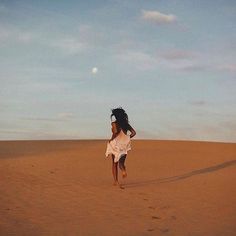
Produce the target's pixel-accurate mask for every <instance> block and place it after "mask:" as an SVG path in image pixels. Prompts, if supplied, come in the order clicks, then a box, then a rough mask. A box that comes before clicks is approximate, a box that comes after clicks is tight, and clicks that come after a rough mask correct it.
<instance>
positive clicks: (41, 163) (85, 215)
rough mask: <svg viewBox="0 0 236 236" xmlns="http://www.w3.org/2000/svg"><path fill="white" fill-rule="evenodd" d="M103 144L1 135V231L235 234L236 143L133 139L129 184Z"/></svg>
mask: <svg viewBox="0 0 236 236" xmlns="http://www.w3.org/2000/svg"><path fill="white" fill-rule="evenodd" d="M105 148H106V141H105V140H97V141H96V140H91V141H89V140H87V141H1V142H0V191H1V192H0V235H1V236H8V235H17V236H21V235H22V236H28V235H33V236H37V235H49V236H50V235H82V236H87V235H93V236H94V235H99V236H106V235H112V236H116V235H119V236H143V235H155V236H156V235H178V236H185V235H186V236H187V235H188V236H199V235H204V236H233V235H236V188H235V183H236V144H229V143H211V142H190V141H144V140H134V141H133V143H132V151H131V152H130V153H129V154H128V157H127V161H126V166H127V172H128V177H127V178H126V179H120V182H121V183H122V184H123V186H124V187H125V189H120V188H118V187H115V186H113V185H112V182H113V181H112V175H111V160H109V159H107V158H105V156H104V152H105Z"/></svg>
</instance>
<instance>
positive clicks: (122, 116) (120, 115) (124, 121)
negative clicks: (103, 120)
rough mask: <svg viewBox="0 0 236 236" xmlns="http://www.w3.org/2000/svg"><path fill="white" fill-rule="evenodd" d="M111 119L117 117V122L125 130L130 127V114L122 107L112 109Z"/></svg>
mask: <svg viewBox="0 0 236 236" xmlns="http://www.w3.org/2000/svg"><path fill="white" fill-rule="evenodd" d="M111 111H112V114H111V119H112V117H113V116H114V117H115V118H116V123H117V124H118V126H119V127H120V128H121V129H122V130H123V131H125V132H127V131H128V130H129V129H130V125H129V119H128V115H127V114H126V112H125V110H124V109H123V108H122V107H118V108H115V109H112V110H111Z"/></svg>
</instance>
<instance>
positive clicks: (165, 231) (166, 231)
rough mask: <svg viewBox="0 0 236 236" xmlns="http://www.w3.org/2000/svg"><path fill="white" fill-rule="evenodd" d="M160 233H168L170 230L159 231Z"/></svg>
mask: <svg viewBox="0 0 236 236" xmlns="http://www.w3.org/2000/svg"><path fill="white" fill-rule="evenodd" d="M160 231H161V232H162V233H168V232H169V231H170V230H169V229H167V228H166V229H160Z"/></svg>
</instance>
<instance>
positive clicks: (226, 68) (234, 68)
mask: <svg viewBox="0 0 236 236" xmlns="http://www.w3.org/2000/svg"><path fill="white" fill-rule="evenodd" d="M219 69H220V70H222V71H227V72H236V64H226V65H223V66H219Z"/></svg>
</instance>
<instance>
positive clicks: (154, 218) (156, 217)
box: [152, 216, 161, 220]
mask: <svg viewBox="0 0 236 236" xmlns="http://www.w3.org/2000/svg"><path fill="white" fill-rule="evenodd" d="M152 219H153V220H160V219H161V217H159V216H152Z"/></svg>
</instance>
